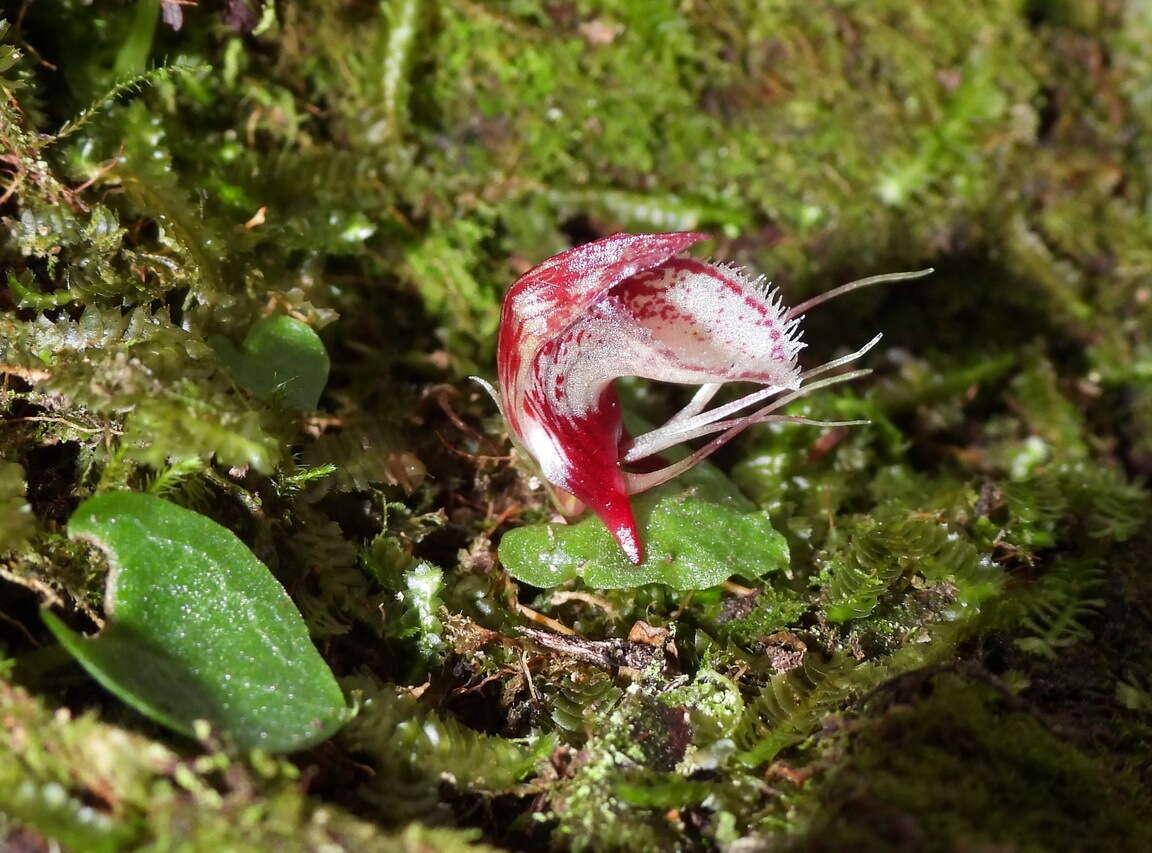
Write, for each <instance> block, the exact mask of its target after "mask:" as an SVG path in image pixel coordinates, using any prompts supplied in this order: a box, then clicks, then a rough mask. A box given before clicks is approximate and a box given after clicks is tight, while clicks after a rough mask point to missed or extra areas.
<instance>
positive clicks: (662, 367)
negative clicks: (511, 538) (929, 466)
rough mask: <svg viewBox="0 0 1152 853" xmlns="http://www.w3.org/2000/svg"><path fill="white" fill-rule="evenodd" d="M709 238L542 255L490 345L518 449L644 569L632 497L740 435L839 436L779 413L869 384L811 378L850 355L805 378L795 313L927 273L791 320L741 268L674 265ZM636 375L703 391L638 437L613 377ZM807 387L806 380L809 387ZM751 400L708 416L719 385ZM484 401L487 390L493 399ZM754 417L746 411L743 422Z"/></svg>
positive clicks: (619, 239)
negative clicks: (629, 429)
mask: <svg viewBox="0 0 1152 853" xmlns="http://www.w3.org/2000/svg"><path fill="white" fill-rule="evenodd" d="M706 236H707V235H704V234H697V233H692V232H684V233H675V234H615V235H613V236H611V237H605V238H603V239H600V240H596V241H594V242H591V243H587V244H585V245H582V246H577V247H576V248H574V249H569V250H568V251H566V252H562V253H561V254H559V255H556V256H555V257H552V258H549V259H548V260H546V261H544V262H543V263H541V264H539V265H538V266H536V267H533V268H532V269H531V270H529V271H528V272H527V273H525V274H524V275H523V276H521V278H520V279H519V280H518V281H517V282H516V283H515V284H513V285H512V287H511V288H510V289H509V291H508V293H507V295H506V296H505V298H504V307H503V313H502V316H501V319H500V339H499V344H498V365H497V368H498V375H499V392H498V396H497V394H496V393H493V396H494V397H496V398H497V402H498V404H499V405H500V409H501V411H502V413H503V415H504V418H505V420H506V421H507V423H508V427H509V431H510V433H511V435H512V437H513V440H514V441H515V442H516V444H517V445H518V446H519V447H521V448H523V449H524V450H525V451H526V452H527V453H528V454H530V455H531V456H532V457H533V458H534V459H535V460H536V462H537V463H538V464H539V466H540V469H541V472H542V473H543V475H544V477H545V479H547V480H548V481H549V482H550V483H552V484H553V485H554V486H557V487H559V488H560V489H562V490H564V491H566V492H568V493H570V494H571V495H573V496H574V497H575V498H576V499H578V500H579V501H581V502H583V503H584V504H585V505H587V506H588V507H589V508H590V509H591V510H592V511H593V512H595V513H596V514H597V515H598V516H599V517H600V518H601V520H602V521H603V522H604V524H605V525H607V527H608V530H609V531H611V533H612V535H613V537H614V538H615V539H616V541H617V542H618V543H619V545H620V547H621V548H622V549H623V551H624V553H625V554H626V555H627V557H628V559H629V560H631V561H632V563H634V564H639V563H641V562H643V560H644V546H643V544H642V543H641V541H640V536H639V533H638V531H637V527H636V520H635V518H634V517H633V514H632V507H631V503H630V500H629V498H630V496H631V495H634V494H637V493H639V492H643V491H645V490H646V489H650V488H652V487H653V486H657V485H659V484H661V483H664V482H666V481H667V480H670V479H671V478H673V477H675V476H677V475H678V474H681V473H683V472H684V471H687V470H688V469H689V468H691V467H692V466H693V465H695V464H696V463H697V462H699V461H701V460H702V459H704V458H705V457H706V456H708V455H710V454H711V453H713V452H714V451H716V450H717V449H718V448H719V447H721V446H722V445H724V444H725V443H727V442H728V441H730V440H732V438H734V437H735V436H736V435H737V434H738V433H740V432H741V431H742V430H743V429H745V428H746V427H748V426H750V425H752V424H756V423H764V422H767V421H787V422H791V423H803V424H814V425H819V426H841V425H849V424H857V423H864V422H863V421H843V422H827V421H813V420H810V419H807V418H801V417H792V416H787V415H781V414H777V413H778V412H779V410H780V409H781V408H782V407H783V406H786V405H787V404H788V403H791V402H792V401H793V400H796V399H798V398H800V397H803V396H804V395H806V394H809V393H811V392H812V391H815V390H817V389H818V388H824V387H827V386H829V385H833V384H836V383H839V382H847V381H849V380H852V379H855V378H857V377H859V376H862V375H864V374H866V373H867V372H868V371H866V370H855V371H851V372H848V373H843V374H839V375H835V376H830V377H826V378H823V379H818V378H817V377H821V376H823V375H824V374H827V373H829V372H830V371H832V370H835V369H836V368H838V367H841V366H842V365H845V364H848V363H849V362H851V361H854V360H856V359H858V358H860V357H861V356H862V355H864V353H866V352H868V350H870V349H871V348H872V347H874V346H875V345H876V344H877V342H879V340H880V336H879V335H877V336H876V337H874V338H873V339H872V340H871V341H869V342H868V343H867V344H865V345H864V346H863V347H861V348H860V349H858V350H857V351H856V352H854V353H851V354H850V355H847V356H844V357H842V358H838V359H835V360H833V361H830V362H828V363H826V364H822V365H820V366H819V367H816V368H813V369H810V370H807V371H801V369H800V367H799V365H798V361H797V357H798V355H799V353H800V350H801V349H802V348H803V346H804V344H803V343H801V340H800V320H801V319H802V316H801V315H802V313H803V312H804V311H806V310H807V309H808V308H811V307H812V306H814V305H817V304H819V303H821V302H823V301H825V300H827V299H830V298H832V297H833V296H837V295H840V294H841V293H846V292H848V291H850V290H855V289H857V288H859V287H864V286H866V285H869V284H875V283H878V282H880V281H892V280H898V279H905V278H912V277H916V276H920V275H924V274H926V273H927V272H930V270H923V271H920V272H915V273H895V274H892V275H883V276H874V277H872V278H867V279H861V280H860V281H856V282H852V283H850V284H846V285H844V286H842V287H839V288H836V289H834V290H832V291H829V292H827V293H825V294H822V295H820V296H817V297H815V298H813V299H810V300H808V301H807V302H805V303H803V304H802V305H799V306H797V307H796V308H792V309H788V308H786V307H785V306H784V305H783V303H782V302H781V299H780V296H779V294H778V292H777V291H775V290H773V289H771V288H770V287H769V286H768V285H767V284H766V283H764V281H763V280H762V279H752V278H750V277H749V276H748V275H747V274H746V273H745V272H744V271H743V270H741V269H739V268H737V267H734V266H729V265H725V264H712V263H707V262H705V261H700V260H697V259H695V258H691V257H677V255H678V254H679V253H680V252H682V251H684V250H685V249H687V248H688V247H689V246H691V245H692V244H694V243H696V242H698V241H700V240H703V239H706ZM621 376H639V377H643V378H646V379H654V380H659V381H663V382H675V383H683V384H689V385H699V386H700V390H699V391H698V392H697V393H696V394H695V396H694V397H693V398H692V400H691V401H690V402H689V403H688V405H687V406H686V407H685V408H684V409H683V410H681V411H680V412H679V413H677V414H676V415H675V416H673V417H672V418H671V419H670V420H669V421H668V422H667V423H665V424H664V425H663V426H660V427H657V428H656V429H653V430H651V431H650V432H646V433H644V434H643V435H638V436H635V437H632V436H629V435H628V434H627V433H626V432H625V430H624V426H623V422H622V419H621V411H620V401H619V398H618V397H617V395H616V390H615V386H614V383H615V380H616V379H617V378H618V377H621ZM813 380H815V381H813ZM733 381H741V382H753V383H756V384H758V385H761V386H763V387H762V388H761V389H760V390H757V391H754V392H752V393H750V394H747V395H745V396H743V397H741V398H740V399H738V400H736V401H734V402H731V403H727V404H724V405H720V406H716V407H714V408H712V409H708V408H707V406H708V404H709V403H710V402H711V401H712V398H713V397H714V396H715V395H716V393H717V391H719V389H720V387H721V385H722V383H724V382H733ZM490 390H491V389H490ZM749 410H751V411H749ZM704 436H712V438H711V439H710V440H709V441H708V442H707V443H705V444H704V445H703V446H702V447H700V448H699V449H698V450H696V451H694V452H692V453H690V454H689V455H688V456H687V457H685V458H684V459H682V460H680V461H678V462H673V463H671V464H664V465H662V466H661V467H658V468H656V470H643V471H631V470H628V468H627V467H626V466H632V465H635V464H636V463H643V462H644V461H645V460H648V461H649V464H648V465H646V466H644V467H645V469H648V468H651V467H652V460H653V459H655V460H657V462H660V461H661V460H659V454H660V453H662V452H663V451H666V450H668V449H669V448H671V447H673V446H675V445H677V444H681V443H682V442H685V441H689V440H691V439H695V438H701V437H704Z"/></svg>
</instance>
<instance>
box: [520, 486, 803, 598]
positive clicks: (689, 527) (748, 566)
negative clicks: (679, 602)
mask: <svg viewBox="0 0 1152 853" xmlns="http://www.w3.org/2000/svg"><path fill="white" fill-rule="evenodd" d="M693 473H696V472H693ZM701 479H703V478H701ZM721 479H723V478H721ZM747 506H748V505H747V502H746V501H744V500H743V499H737V498H735V497H733V496H731V495H727V496H725V495H724V493H723V489H721V488H719V487H718V486H717V485H716V484H715V483H712V484H705V483H701V482H700V480H697V485H696V486H693V487H690V488H688V489H684V488H683V485H682V484H681V485H680V487H673V486H664V487H661V488H658V489H654V490H652V491H651V492H649V493H647V494H645V495H643V496H641V497H639V498H636V499H635V501H634V507H635V510H636V519H637V522H638V524H639V527H640V531H641V535H642V536H643V537H644V539H645V541H646V542H647V543H648V553H647V558H646V559H645V560H644V562H643V563H641V564H640V565H638V566H634V565H632V564H631V563H630V562H629V561H628V558H627V557H625V556H624V553H623V552H622V551H621V550H620V547H619V546H618V545H617V544H616V541H615V540H614V539H613V538H612V536H611V534H609V532H608V529H607V528H606V527H605V526H604V523H603V522H601V521H600V519H598V518H596V517H595V516H589V517H588V518H586V519H584V520H583V521H580V522H579V523H577V524H537V525H532V526H530V527H521V528H517V529H516V530H510V531H508V532H507V533H505V534H504V538H503V539H502V540H501V542H500V560H501V562H502V563H503V564H504V566H505V567H506V568H507V569H508V572H509V573H510V574H511V575H512V576H513V577H514V578H516V579H517V580H521V581H524V582H525V583H530V584H532V585H534V586H539V587H551V586H556V585H558V584H561V583H564V582H565V581H568V580H572V579H573V578H577V577H579V578H581V579H582V580H583V581H584V583H585V584H586V585H588V586H590V587H594V588H598V589H625V588H630V587H635V586H641V585H643V584H649V583H662V584H665V585H667V586H670V587H672V588H673V589H679V590H688V589H705V588H707V587H711V586H716V585H717V584H719V583H722V582H723V581H725V580H727V579H728V578H730V577H732V576H733V575H740V576H742V577H745V578H750V579H751V578H759V577H763V576H764V575H767V574H769V573H771V572H775V571H778V570H780V569H782V568H784V567H786V566H787V565H788V542H787V540H786V539H785V538H784V536H783V535H781V534H780V533H778V532H777V531H776V530H775V529H773V527H772V524H771V522H770V521H769V520H768V515H767V514H766V513H764V512H761V511H759V510H751V511H750V510H749V509H748V508H747Z"/></svg>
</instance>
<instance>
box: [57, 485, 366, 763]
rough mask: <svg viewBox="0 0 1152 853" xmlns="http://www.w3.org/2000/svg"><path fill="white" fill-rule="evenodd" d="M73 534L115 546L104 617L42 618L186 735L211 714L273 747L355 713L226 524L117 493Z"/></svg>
mask: <svg viewBox="0 0 1152 853" xmlns="http://www.w3.org/2000/svg"><path fill="white" fill-rule="evenodd" d="M68 533H69V535H70V536H72V537H75V538H82V539H88V540H91V541H92V542H94V543H95V544H96V545H97V546H99V547H100V548H101V549H102V550H104V551H105V552H106V553H107V554H108V558H109V561H110V562H111V564H112V570H111V573H110V574H109V576H108V584H107V589H106V592H105V610H106V612H107V615H108V626H107V627H106V628H105V629H104V631H103V632H102V633H101V634H100V635H99V636H97V637H95V638H85V637H81V636H80V635H78V634H76V633H74V632H73V631H71V630H70V629H69V628H67V627H66V626H65V625H64V624H63V623H62V622H60V620H58V619H57V618H55V617H54V616H53V615H52V614H51V613H47V612H45V613H44V621H45V622H46V623H47V625H48V627H49V628H50V629H51V630H52V632H53V633H54V634H55V635H56V637H57V638H58V639H59V640H60V642H61V644H62V645H63V646H64V647H65V648H67V649H68V650H69V651H70V652H71V653H72V654H73V655H74V656H75V657H76V658H77V659H78V660H79V661H80V663H81V664H83V666H84V667H85V669H87V670H88V671H89V673H91V674H92V676H93V677H94V678H96V680H98V681H99V682H100V683H101V684H103V685H104V686H105V687H107V688H108V689H109V690H111V691H112V692H113V693H115V694H116V695H117V696H119V697H120V698H121V699H123V700H124V701H125V702H127V703H128V704H129V705H131V706H132V707H134V708H136V709H137V710H138V711H140V712H141V713H143V714H146V715H147V716H149V717H152V718H153V719H155V720H157V721H158V722H160V723H163V724H164V725H167V726H170V727H171V728H173V729H175V730H177V731H179V732H183V733H185V734H193V724H194V723H195V721H196V720H206V721H208V722H209V723H210V724H211V725H212V726H213V727H214V728H217V729H220V730H223V731H226V732H228V733H229V734H230V735H231V736H232V737H233V738H234V739H235V741H236V742H237V744H239V745H240V746H241V747H244V748H253V747H259V748H262V749H265V750H267V751H269V752H287V751H290V750H294V749H301V748H304V747H307V746H311V745H313V744H315V743H318V742H319V741H322V740H324V739H325V738H327V737H328V736H329V735H331V734H332V733H333V732H334V731H336V729H337V728H339V727H340V725H341V724H342V723H343V722H344V720H346V719H347V717H348V710H347V707H346V705H345V702H344V696H343V694H342V693H341V690H340V687H339V685H338V684H337V683H336V680H335V678H333V676H332V673H331V671H330V670H329V669H328V666H327V665H326V664H325V663H324V661H323V659H321V657H320V655H319V654H318V653H317V651H316V648H315V647H314V646H313V645H312V641H311V639H310V638H309V636H308V629H307V627H306V626H305V624H304V620H303V619H302V618H301V617H300V614H299V612H298V611H297V610H296V608H295V606H294V605H293V604H292V601H291V599H289V598H288V595H287V593H285V591H284V588H283V587H282V586H281V585H280V584H279V583H278V582H277V580H276V579H275V578H274V577H273V576H272V574H271V572H269V571H268V569H267V567H266V566H265V565H264V564H263V563H261V562H260V561H259V560H257V559H256V557H255V556H254V555H253V554H252V552H251V551H249V550H248V548H247V547H246V546H245V545H244V543H243V542H241V541H240V540H239V539H237V538H236V536H235V535H233V534H232V533H231V532H230V531H228V530H226V529H225V528H223V527H221V526H220V525H219V524H217V523H216V522H214V521H212V520H211V519H209V518H206V517H205V516H202V515H200V514H199V513H195V512H192V511H190V510H187V509H183V508H182V507H179V506H176V505H175V504H172V503H169V502H168V501H165V500H162V499H160V498H156V497H151V496H149V495H141V494H134V493H131V492H114V493H109V494H103V495H98V496H97V497H94V498H90V499H89V500H87V501H85V502H84V503H83V504H81V505H80V507H79V508H78V509H77V510H76V512H75V513H73V515H72V518H71V520H70V521H69V524H68Z"/></svg>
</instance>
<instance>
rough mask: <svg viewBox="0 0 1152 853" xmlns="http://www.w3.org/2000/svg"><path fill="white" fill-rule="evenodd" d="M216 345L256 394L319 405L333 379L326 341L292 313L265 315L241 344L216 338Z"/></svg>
mask: <svg viewBox="0 0 1152 853" xmlns="http://www.w3.org/2000/svg"><path fill="white" fill-rule="evenodd" d="M212 346H213V349H215V350H216V354H217V355H218V356H219V357H220V359H221V360H222V361H223V362H224V363H225V364H227V365H228V367H229V368H230V369H231V370H232V373H233V375H235V377H236V381H237V382H239V383H240V384H241V385H243V386H244V387H245V388H247V389H248V390H249V391H251V392H252V393H253V394H255V395H256V396H257V397H261V398H267V397H280V398H281V399H283V400H284V402H285V403H286V404H287V405H288V406H291V407H292V408H293V409H300V410H302V411H311V410H312V409H315V408H316V404H317V403H318V402H319V401H320V394H321V393H322V392H323V391H324V385H325V384H326V383H327V382H328V352H327V351H326V350H325V349H324V342H323V341H321V340H320V336H319V335H317V334H316V333H315V332H314V331H312V327H311V326H309V325H308V324H307V323H301V322H300V321H299V320H295V319H293V318H292V317H266V318H264V319H263V320H260V321H259V322H258V323H256V325H254V326H253V327H252V328H251V329H250V330H249V331H248V336H247V337H246V338H245V339H244V344H243V346H241V348H240V349H236V347H234V346H233V345H232V342H231V341H229V340H227V339H225V338H215V339H213V341H212Z"/></svg>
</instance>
